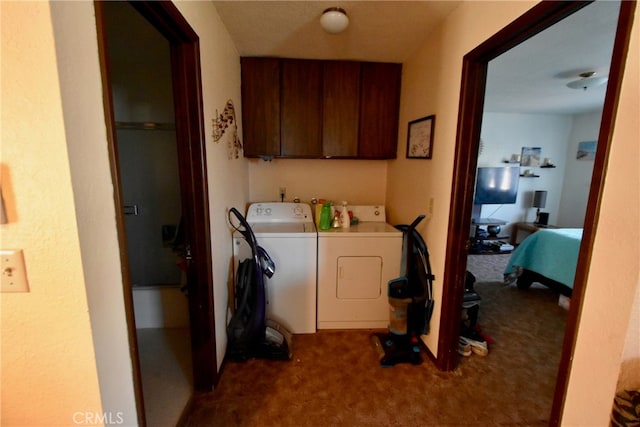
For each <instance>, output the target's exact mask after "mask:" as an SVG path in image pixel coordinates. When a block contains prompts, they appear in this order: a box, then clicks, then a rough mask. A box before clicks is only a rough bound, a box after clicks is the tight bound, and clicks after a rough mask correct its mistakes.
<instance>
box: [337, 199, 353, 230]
mask: <svg viewBox="0 0 640 427" xmlns="http://www.w3.org/2000/svg"><path fill="white" fill-rule="evenodd" d="M340 222H341V223H342V228H349V227H350V226H351V218H350V217H349V210H348V209H347V202H342V211H341V212H340Z"/></svg>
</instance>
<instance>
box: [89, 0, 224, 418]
mask: <svg viewBox="0 0 640 427" xmlns="http://www.w3.org/2000/svg"><path fill="white" fill-rule="evenodd" d="M94 4H95V8H96V20H97V27H98V40H99V47H100V60H101V69H102V76H103V87H104V89H103V91H104V100H105V101H104V103H105V112H106V116H107V117H106V119H107V122H108V126H107V134H108V140H109V153H110V160H111V164H112V179H113V182H114V186H115V187H116V188H117V189H120V188H121V183H120V178H119V176H118V168H117V164H118V162H117V147H116V144H115V119H114V114H113V102H112V98H111V88H110V83H109V78H108V76H109V74H108V61H107V60H106V58H107V56H106V48H105V43H106V34H105V32H104V30H103V28H104V21H103V18H102V15H103V12H102V4H101V2H100V1H96V2H95V3H94ZM130 4H131V5H132V6H133V7H134V8H135V9H136V10H137V11H138V12H139V13H140V14H141V15H143V16H144V17H145V18H146V19H147V20H148V21H149V22H150V23H151V24H152V25H154V27H156V29H157V30H158V31H159V32H160V33H161V34H163V35H164V36H165V37H166V38H167V40H168V41H169V43H170V46H171V64H172V65H171V66H172V78H173V90H174V104H175V105H174V108H175V116H176V137H177V147H178V164H179V170H180V187H181V195H182V218H183V226H184V232H185V241H186V244H187V245H188V247H189V248H190V254H191V261H190V262H188V267H187V282H188V286H189V288H188V293H189V318H190V329H191V350H192V361H193V375H194V387H195V389H196V390H198V391H210V390H212V389H213V386H214V384H215V383H217V381H218V373H217V357H216V343H215V320H214V313H213V307H214V301H213V272H212V267H211V260H212V253H211V238H210V232H211V230H210V221H209V193H208V186H207V169H206V155H205V137H204V114H203V108H202V84H201V81H202V79H201V74H200V46H199V38H198V35H197V34H196V33H195V31H193V29H192V28H191V26H190V25H189V24H188V22H187V21H186V20H185V19H184V17H183V16H182V15H181V14H180V12H179V11H178V9H177V8H176V6H175V5H174V4H173V3H171V2H164V1H163V2H155V1H134V2H130ZM115 193H116V194H115V196H114V197H115V203H116V210H117V212H122V211H123V210H122V207H123V206H122V200H120V191H116V192H115ZM117 228H118V235H119V240H120V242H119V244H120V252H121V254H122V255H121V261H122V265H123V282H124V283H125V292H124V295H125V311H126V313H127V314H126V316H127V324H128V332H129V345H130V351H131V356H132V359H133V360H134V387H135V389H136V391H135V393H136V402H137V407H138V411H140V412H142V413H139V414H138V420H139V423H140V424H141V425H144V411H143V407H144V405H143V398H142V391H141V390H142V386H141V380H140V371H139V362H138V352H137V341H136V331H135V319H134V317H133V297H132V293H131V285H130V283H129V279H128V277H129V273H128V260H127V259H126V258H127V257H126V247H127V246H126V237H125V231H124V230H125V227H124V220H123V218H122V215H117Z"/></svg>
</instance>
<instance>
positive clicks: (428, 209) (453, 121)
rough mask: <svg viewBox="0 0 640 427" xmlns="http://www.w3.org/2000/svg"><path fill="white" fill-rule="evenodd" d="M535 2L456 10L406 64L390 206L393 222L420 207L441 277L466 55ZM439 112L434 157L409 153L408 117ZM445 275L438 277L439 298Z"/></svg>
mask: <svg viewBox="0 0 640 427" xmlns="http://www.w3.org/2000/svg"><path fill="white" fill-rule="evenodd" d="M533 4H534V3H533V2H470V3H464V4H462V5H461V6H460V7H458V8H457V9H455V10H454V11H453V13H452V14H451V15H449V17H448V18H447V19H446V21H445V22H444V23H443V25H442V26H440V27H439V28H438V29H436V31H434V32H433V33H432V34H431V35H429V37H428V38H427V40H426V42H425V44H424V45H423V46H422V47H421V49H420V50H419V51H418V52H416V53H415V54H414V55H413V56H412V57H411V58H409V60H407V61H406V62H405V63H404V65H403V77H402V96H401V103H400V105H401V106H400V132H399V137H398V141H399V143H398V157H397V159H396V160H394V161H391V162H389V172H388V182H387V201H386V204H387V209H388V211H389V217H390V218H389V219H390V220H391V222H392V223H394V224H395V223H406V222H410V221H411V220H412V219H413V218H415V217H416V216H417V215H418V214H420V213H426V214H427V219H426V220H425V221H423V222H422V223H421V224H420V225H419V226H418V231H419V232H420V233H421V234H422V235H423V236H424V237H425V240H426V241H427V244H428V245H429V254H430V259H431V264H432V268H433V270H434V274H435V276H436V278H442V277H443V273H444V257H445V248H446V240H447V226H448V221H449V201H450V197H451V182H452V173H453V157H454V150H455V139H456V126H457V120H458V101H459V97H460V95H459V94H460V80H461V76H462V57H463V56H464V55H465V54H466V53H467V52H469V51H470V50H472V49H473V48H475V47H476V46H477V45H478V44H480V43H481V42H482V41H484V40H485V39H487V38H488V37H490V36H491V35H493V34H494V33H495V32H497V31H498V30H499V29H501V28H502V27H504V26H506V25H507V24H508V23H509V22H511V21H512V20H513V19H514V18H516V17H518V16H519V15H522V14H523V13H524V12H525V11H526V10H527V9H528V8H530V7H531V6H532V5H533ZM431 114H435V115H436V123H435V133H434V143H433V159H432V160H416V159H407V158H406V144H405V143H403V141H406V138H407V123H408V122H409V121H411V120H415V119H417V118H420V117H424V116H428V115H431ZM442 286H443V283H442V281H441V280H436V281H435V282H434V294H435V299H436V301H437V302H440V301H441V300H442ZM440 308H441V304H439V303H436V305H435V309H434V315H433V318H432V320H431V331H433V332H432V333H431V334H430V335H429V336H428V337H427V345H428V346H429V349H430V350H431V351H432V352H433V353H434V354H436V353H437V351H438V333H437V331H438V330H439V327H440Z"/></svg>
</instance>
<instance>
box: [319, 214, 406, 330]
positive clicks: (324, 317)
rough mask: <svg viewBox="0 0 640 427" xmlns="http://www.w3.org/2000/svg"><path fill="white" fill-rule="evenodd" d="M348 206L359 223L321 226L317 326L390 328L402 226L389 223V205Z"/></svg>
mask: <svg viewBox="0 0 640 427" xmlns="http://www.w3.org/2000/svg"><path fill="white" fill-rule="evenodd" d="M348 209H349V210H351V211H353V214H354V216H355V217H357V218H358V219H359V221H360V222H359V223H358V225H353V226H351V227H350V228H346V229H344V228H337V229H330V230H327V231H318V329H357V328H387V327H388V325H389V303H388V297H387V283H388V282H389V280H391V279H395V278H397V277H398V276H399V275H400V263H401V259H402V232H401V231H400V230H398V229H396V228H395V227H393V226H392V225H390V224H387V222H386V215H385V210H384V206H349V207H348Z"/></svg>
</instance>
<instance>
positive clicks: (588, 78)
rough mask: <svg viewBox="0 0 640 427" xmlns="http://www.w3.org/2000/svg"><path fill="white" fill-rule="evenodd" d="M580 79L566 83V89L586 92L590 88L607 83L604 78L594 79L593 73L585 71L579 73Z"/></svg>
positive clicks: (594, 73) (594, 74)
mask: <svg viewBox="0 0 640 427" xmlns="http://www.w3.org/2000/svg"><path fill="white" fill-rule="evenodd" d="M579 75H580V78H579V79H578V80H574V81H572V82H569V83H567V87H570V88H571V89H583V90H587V89H588V88H590V87H596V86H600V85H602V84H604V83H606V82H607V80H608V79H607V78H606V77H596V72H595V71H586V72H584V73H580V74H579Z"/></svg>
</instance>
